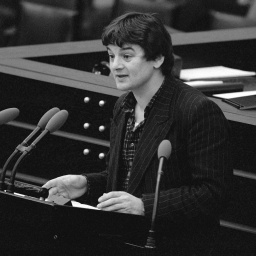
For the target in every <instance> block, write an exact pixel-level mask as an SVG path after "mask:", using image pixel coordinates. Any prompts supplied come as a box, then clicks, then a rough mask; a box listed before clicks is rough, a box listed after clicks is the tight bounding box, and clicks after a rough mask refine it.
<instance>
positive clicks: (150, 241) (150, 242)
mask: <svg viewBox="0 0 256 256" xmlns="http://www.w3.org/2000/svg"><path fill="white" fill-rule="evenodd" d="M171 152H172V145H171V142H170V141H169V140H163V141H162V142H161V143H160V145H159V146H158V159H159V166H158V171H157V181H156V191H155V199H154V206H153V213H152V220H151V227H150V230H149V235H148V238H147V243H146V245H145V247H146V248H150V249H155V248H156V245H155V220H156V213H157V207H158V199H159V188H160V181H161V176H162V175H163V165H164V162H165V161H166V160H168V159H169V157H170V155H171Z"/></svg>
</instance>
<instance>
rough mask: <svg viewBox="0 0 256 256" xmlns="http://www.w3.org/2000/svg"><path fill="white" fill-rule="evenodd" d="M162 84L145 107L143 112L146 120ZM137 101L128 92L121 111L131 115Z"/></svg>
mask: <svg viewBox="0 0 256 256" xmlns="http://www.w3.org/2000/svg"><path fill="white" fill-rule="evenodd" d="M163 84H164V82H163V83H162V85H161V86H160V88H159V89H158V90H157V92H156V93H155V94H154V96H153V97H152V98H151V100H150V101H149V103H148V105H147V106H146V108H145V110H144V118H147V117H148V115H149V112H150V110H151V109H152V106H153V104H154V103H155V101H156V99H157V97H158V95H159V94H160V92H161V90H162V88H163ZM136 103H137V101H136V99H135V97H134V95H133V93H132V92H129V93H128V94H127V95H126V97H125V98H124V100H123V103H122V105H121V108H122V109H123V111H124V112H130V113H132V112H133V111H134V109H135V105H136Z"/></svg>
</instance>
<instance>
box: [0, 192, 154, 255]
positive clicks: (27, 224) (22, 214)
mask: <svg viewBox="0 0 256 256" xmlns="http://www.w3.org/2000/svg"><path fill="white" fill-rule="evenodd" d="M0 225H1V226H0V234H1V236H0V254H1V255H131V254H133V255H134V253H133V252H132V251H134V252H135V251H136V252H138V253H139V252H140V248H143V246H144V245H145V243H146V237H147V233H148V228H149V225H148V222H147V220H146V219H145V218H144V217H143V216H136V215H130V214H122V213H114V212H104V211H100V210H93V209H84V208H76V207H71V206H68V205H57V204H55V203H52V202H47V201H42V200H40V199H38V198H35V197H30V196H20V195H17V194H11V193H7V192H4V191H0ZM141 252H143V249H142V250H141ZM143 254H144V253H143ZM140 255H141V254H140Z"/></svg>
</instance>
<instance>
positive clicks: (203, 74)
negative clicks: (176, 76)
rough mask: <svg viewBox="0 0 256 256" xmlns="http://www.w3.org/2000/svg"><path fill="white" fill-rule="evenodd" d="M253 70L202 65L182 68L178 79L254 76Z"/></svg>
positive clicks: (255, 73)
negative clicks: (200, 66)
mask: <svg viewBox="0 0 256 256" xmlns="http://www.w3.org/2000/svg"><path fill="white" fill-rule="evenodd" d="M255 75H256V72H254V71H244V70H240V69H234V68H228V67H224V66H213V67H202V68H191V69H182V70H181V72H180V79H182V80H185V81H191V80H202V79H221V78H231V77H246V76H255Z"/></svg>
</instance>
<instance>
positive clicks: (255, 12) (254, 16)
mask: <svg viewBox="0 0 256 256" xmlns="http://www.w3.org/2000/svg"><path fill="white" fill-rule="evenodd" d="M246 18H247V19H251V20H256V0H254V1H253V2H252V3H251V6H250V8H249V10H248V12H247V16H246Z"/></svg>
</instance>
